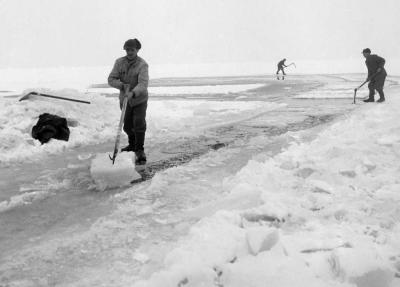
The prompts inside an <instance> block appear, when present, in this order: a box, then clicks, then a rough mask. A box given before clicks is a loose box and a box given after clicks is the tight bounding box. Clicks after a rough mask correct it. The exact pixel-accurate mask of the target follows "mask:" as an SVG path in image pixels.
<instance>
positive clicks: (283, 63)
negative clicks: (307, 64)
mask: <svg viewBox="0 0 400 287" xmlns="http://www.w3.org/2000/svg"><path fill="white" fill-rule="evenodd" d="M285 61H286V59H282V60H281V61H279V63H278V71H276V74H277V75H278V74H279V71H282V74H283V75H286V74H285V70H283V68H286V67H287V66H286V65H285Z"/></svg>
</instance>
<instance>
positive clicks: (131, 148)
mask: <svg viewBox="0 0 400 287" xmlns="http://www.w3.org/2000/svg"><path fill="white" fill-rule="evenodd" d="M128 143H129V144H128V145H127V146H126V147H123V148H121V152H124V151H127V152H129V151H135V136H134V135H133V136H128Z"/></svg>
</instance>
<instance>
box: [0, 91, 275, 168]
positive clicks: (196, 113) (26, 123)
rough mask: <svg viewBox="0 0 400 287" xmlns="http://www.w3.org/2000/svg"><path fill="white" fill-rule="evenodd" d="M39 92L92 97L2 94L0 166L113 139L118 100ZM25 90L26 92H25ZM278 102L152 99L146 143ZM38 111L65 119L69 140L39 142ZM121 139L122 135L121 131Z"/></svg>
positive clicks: (234, 119)
mask: <svg viewBox="0 0 400 287" xmlns="http://www.w3.org/2000/svg"><path fill="white" fill-rule="evenodd" d="M40 91H41V92H42V93H46V94H51V95H56V96H62V97H67V98H74V99H80V100H85V101H90V102H91V104H90V105H88V104H82V103H76V102H70V101H63V100H58V99H49V98H43V97H39V96H31V97H30V98H29V99H28V100H24V101H21V102H19V101H18V100H17V99H15V98H0V104H1V105H2V109H1V110H0V164H4V163H11V162H15V161H26V160H37V159H39V158H41V157H42V156H43V155H46V154H51V153H58V152H62V151H63V150H65V149H69V148H74V147H79V146H82V145H90V144H99V143H103V142H107V141H112V140H113V139H114V138H115V135H116V129H117V126H118V122H119V118H120V109H119V104H118V98H110V97H106V96H104V95H100V94H94V93H92V94H83V93H80V92H78V91H76V90H67V89H64V90H57V91H51V90H44V89H42V90H40ZM26 92H27V91H26ZM280 106H281V105H279V104H275V103H268V102H255V101H254V102H241V101H207V100H191V101H180V100H168V101H161V100H160V101H157V100H152V99H150V101H149V105H148V109H147V126H148V132H147V134H146V138H147V139H146V141H156V140H159V139H160V138H163V139H167V138H168V137H170V138H173V137H175V136H177V135H180V136H191V135H198V134H200V133H202V131H204V129H208V128H211V127H215V126H218V125H223V124H230V123H233V122H238V121H241V120H244V119H247V118H250V117H254V116H256V115H257V114H260V113H262V112H265V111H268V110H272V109H276V108H278V107H280ZM42 113H50V114H55V115H58V116H61V117H65V118H67V120H68V124H69V128H70V138H69V141H68V142H65V141H57V140H51V141H50V142H49V143H47V144H44V145H41V144H40V142H39V141H37V140H34V139H33V138H32V136H31V130H32V127H33V126H34V125H35V124H36V123H37V121H38V118H39V115H40V114H42ZM122 137H123V138H122V141H124V140H125V138H126V136H125V134H124V133H123V134H122Z"/></svg>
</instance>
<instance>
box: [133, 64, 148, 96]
mask: <svg viewBox="0 0 400 287" xmlns="http://www.w3.org/2000/svg"><path fill="white" fill-rule="evenodd" d="M148 86H149V65H148V64H144V65H143V66H142V67H140V70H139V75H138V84H137V85H136V87H134V88H133V93H134V94H135V97H137V98H138V97H140V96H141V95H144V94H147V87H148Z"/></svg>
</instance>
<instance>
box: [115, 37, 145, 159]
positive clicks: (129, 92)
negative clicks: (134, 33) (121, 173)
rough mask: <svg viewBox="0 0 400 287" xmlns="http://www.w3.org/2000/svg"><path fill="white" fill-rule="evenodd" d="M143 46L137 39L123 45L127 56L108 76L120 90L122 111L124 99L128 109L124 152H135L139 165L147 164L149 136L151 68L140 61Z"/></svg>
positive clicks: (125, 118)
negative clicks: (139, 52)
mask: <svg viewBox="0 0 400 287" xmlns="http://www.w3.org/2000/svg"><path fill="white" fill-rule="evenodd" d="M141 47H142V45H141V43H140V42H139V40H138V39H136V38H135V39H129V40H127V41H126V42H125V44H124V47H123V48H124V50H125V52H126V56H124V57H121V58H119V59H117V60H116V61H115V64H114V67H113V69H112V71H111V73H110V75H109V76H108V84H109V85H110V86H111V87H114V88H116V89H119V90H120V94H119V102H120V107H121V108H122V105H123V101H124V98H125V97H127V98H128V105H127V107H126V111H125V117H124V128H123V129H124V131H125V133H126V134H127V135H128V143H129V144H128V146H126V147H124V148H122V149H121V151H133V152H135V155H136V163H137V164H144V163H146V154H145V152H144V139H145V134H146V110H147V100H148V98H149V96H148V91H147V87H148V83H149V66H148V64H147V63H146V61H145V60H143V59H142V58H141V57H139V56H138V55H137V54H138V51H139V50H140V49H141Z"/></svg>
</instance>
